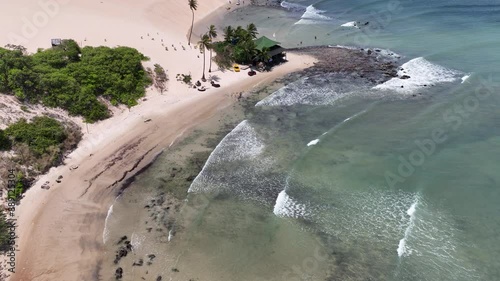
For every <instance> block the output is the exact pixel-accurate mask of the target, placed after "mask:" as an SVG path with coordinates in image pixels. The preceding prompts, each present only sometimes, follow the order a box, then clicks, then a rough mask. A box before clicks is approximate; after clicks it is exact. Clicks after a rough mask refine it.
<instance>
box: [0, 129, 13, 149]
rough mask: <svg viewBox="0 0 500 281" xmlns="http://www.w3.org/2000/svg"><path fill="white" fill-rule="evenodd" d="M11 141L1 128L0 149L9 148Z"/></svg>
mask: <svg viewBox="0 0 500 281" xmlns="http://www.w3.org/2000/svg"><path fill="white" fill-rule="evenodd" d="M10 147H11V143H10V140H9V138H8V137H7V136H6V135H5V132H4V131H3V130H0V150H9V149H10Z"/></svg>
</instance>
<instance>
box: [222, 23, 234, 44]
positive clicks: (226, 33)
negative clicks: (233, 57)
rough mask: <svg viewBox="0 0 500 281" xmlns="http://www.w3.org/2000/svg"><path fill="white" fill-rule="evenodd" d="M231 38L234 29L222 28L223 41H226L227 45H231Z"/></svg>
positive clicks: (230, 27)
mask: <svg viewBox="0 0 500 281" xmlns="http://www.w3.org/2000/svg"><path fill="white" fill-rule="evenodd" d="M233 36H234V29H233V27H232V26H230V25H229V26H226V27H225V28H224V41H226V42H227V43H232V42H231V41H232V40H233Z"/></svg>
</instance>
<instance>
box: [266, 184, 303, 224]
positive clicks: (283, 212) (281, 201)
mask: <svg viewBox="0 0 500 281" xmlns="http://www.w3.org/2000/svg"><path fill="white" fill-rule="evenodd" d="M274 214H275V215H276V216H278V217H291V218H300V217H304V216H306V215H307V209H306V205H305V204H300V203H298V202H297V201H295V200H293V199H292V198H291V197H290V196H288V194H287V193H286V191H285V190H283V191H281V192H280V194H279V195H278V198H276V204H275V205H274Z"/></svg>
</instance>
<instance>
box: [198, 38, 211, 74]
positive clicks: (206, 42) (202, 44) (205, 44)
mask: <svg viewBox="0 0 500 281" xmlns="http://www.w3.org/2000/svg"><path fill="white" fill-rule="evenodd" d="M198 48H200V51H202V52H203V76H202V77H201V81H203V82H205V81H207V79H205V53H206V52H205V50H206V49H209V48H210V37H209V36H208V34H203V36H201V40H200V41H198Z"/></svg>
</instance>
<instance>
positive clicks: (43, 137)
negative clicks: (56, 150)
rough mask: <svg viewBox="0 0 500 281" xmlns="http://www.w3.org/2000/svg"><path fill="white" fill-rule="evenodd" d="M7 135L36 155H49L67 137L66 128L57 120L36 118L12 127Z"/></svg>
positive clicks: (7, 130) (22, 121) (8, 129)
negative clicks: (26, 146) (52, 148)
mask: <svg viewBox="0 0 500 281" xmlns="http://www.w3.org/2000/svg"><path fill="white" fill-rule="evenodd" d="M5 134H6V135H7V136H9V137H11V138H12V140H13V142H14V143H24V144H26V145H28V147H29V149H30V150H31V151H32V152H33V153H34V154H35V155H36V156H41V155H43V154H44V153H48V152H49V151H50V149H51V147H57V146H59V145H60V144H61V143H63V142H64V140H65V139H66V137H67V135H66V132H65V130H64V127H63V126H62V125H61V123H59V122H58V121H57V120H54V119H52V118H49V117H45V116H42V117H35V118H33V122H31V123H28V122H27V121H26V120H25V119H21V120H19V121H18V122H16V123H14V124H12V125H10V126H9V127H8V128H7V129H6V130H5Z"/></svg>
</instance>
